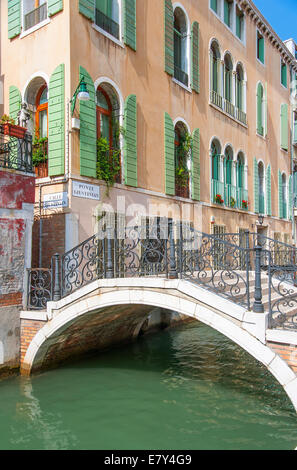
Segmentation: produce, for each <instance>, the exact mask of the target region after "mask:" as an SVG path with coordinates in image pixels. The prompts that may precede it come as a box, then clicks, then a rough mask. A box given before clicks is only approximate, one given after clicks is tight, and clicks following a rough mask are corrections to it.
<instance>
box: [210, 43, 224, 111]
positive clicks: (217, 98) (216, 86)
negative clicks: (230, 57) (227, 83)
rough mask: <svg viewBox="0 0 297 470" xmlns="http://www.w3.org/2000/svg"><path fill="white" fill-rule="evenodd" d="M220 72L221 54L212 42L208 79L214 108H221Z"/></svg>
mask: <svg viewBox="0 0 297 470" xmlns="http://www.w3.org/2000/svg"><path fill="white" fill-rule="evenodd" d="M220 71H221V54H220V49H219V45H218V43H217V42H216V41H212V44H211V48H210V77H211V84H210V86H211V90H210V100H211V102H212V103H213V104H215V105H216V106H219V107H220V108H222V107H223V102H222V98H221V90H220Z"/></svg>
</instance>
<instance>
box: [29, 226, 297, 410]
mask: <svg viewBox="0 0 297 470" xmlns="http://www.w3.org/2000/svg"><path fill="white" fill-rule="evenodd" d="M295 254H296V253H295V248H294V247H292V246H290V245H286V244H282V243H280V242H275V241H274V240H270V239H268V238H263V237H261V239H260V238H259V236H258V235H256V234H250V233H249V232H246V233H243V234H228V235H224V236H221V237H220V238H219V237H217V236H214V235H208V234H204V233H201V232H198V231H196V230H193V229H191V228H190V227H189V226H188V225H181V224H175V223H168V222H166V223H164V224H162V223H160V222H158V223H155V224H153V225H151V226H145V227H134V226H133V227H126V228H125V227H124V228H119V227H117V230H116V231H115V230H114V229H111V228H109V229H108V230H102V231H101V232H100V233H99V234H96V235H94V236H93V237H91V238H89V239H88V240H86V241H85V242H83V243H81V244H80V245H78V246H77V247H75V248H74V249H72V250H70V251H69V252H68V253H66V254H64V255H63V256H61V257H60V256H59V255H55V257H54V258H53V262H52V266H51V268H50V269H32V270H29V272H28V299H27V310H26V311H23V312H22V313H21V372H22V373H23V374H30V373H32V372H34V371H37V370H40V369H43V368H47V367H51V366H53V365H56V364H58V363H60V362H62V361H64V360H65V359H67V358H70V357H73V356H75V355H80V354H82V353H84V352H87V351H93V350H100V349H103V348H106V347H108V346H111V345H113V344H117V343H119V342H122V341H129V340H132V339H133V338H135V337H137V335H138V333H139V331H140V330H141V328H142V325H143V323H144V322H145V321H146V320H147V318H148V317H150V316H151V315H152V313H154V312H156V310H158V312H162V313H165V314H166V313H170V312H176V313H178V314H180V315H183V316H185V317H189V318H193V319H196V320H199V321H201V322H203V323H205V324H206V325H209V326H210V327H212V328H214V329H216V330H217V331H219V332H221V333H222V334H224V335H225V336H227V337H228V338H230V339H231V340H233V341H234V342H235V343H237V344H238V345H239V346H241V347H242V348H243V349H245V350H246V351H247V352H248V353H249V354H251V355H252V356H253V357H255V358H256V359H257V360H258V361H260V362H261V363H262V364H264V365H265V366H266V367H267V368H268V370H269V371H270V372H271V373H272V374H273V375H274V376H275V378H276V379H277V380H278V381H279V383H280V384H281V385H282V386H283V388H284V390H285V391H286V393H287V394H288V396H289V398H290V399H291V401H292V403H293V405H294V407H295V409H296V411H297V321H296V320H297V316H296V315H297V288H296V287H295V272H296V270H297V268H296V263H295Z"/></svg>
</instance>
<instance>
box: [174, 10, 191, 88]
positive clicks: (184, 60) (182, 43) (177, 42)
mask: <svg viewBox="0 0 297 470" xmlns="http://www.w3.org/2000/svg"><path fill="white" fill-rule="evenodd" d="M188 39H189V34H188V28H187V19H186V15H185V13H184V12H183V10H182V9H181V8H179V7H177V8H175V10H174V78H176V80H178V81H179V82H181V83H183V84H184V85H186V86H188V85H189V73H188V65H189V61H188Z"/></svg>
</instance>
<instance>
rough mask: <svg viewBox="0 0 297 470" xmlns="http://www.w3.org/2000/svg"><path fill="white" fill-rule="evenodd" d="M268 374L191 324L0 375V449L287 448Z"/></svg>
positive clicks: (286, 412) (290, 412) (290, 433)
mask: <svg viewBox="0 0 297 470" xmlns="http://www.w3.org/2000/svg"><path fill="white" fill-rule="evenodd" d="M296 423H297V419H296V413H295V411H294V409H293V406H292V405H291V403H290V401H289V399H288V398H287V395H286V394H285V392H284V391H283V390H282V388H281V387H280V385H279V384H278V382H276V380H275V379H274V377H273V376H271V375H270V373H269V372H268V371H267V370H266V369H265V368H264V367H263V366H262V365H260V364H259V363H258V362H256V361H255V360H254V359H253V358H252V357H251V356H249V355H248V354H247V353H246V352H245V351H243V350H242V349H240V348H239V347H238V346H236V345H235V344H234V343H232V342H231V341H230V340H228V339H227V338H225V337H224V336H222V335H221V334H220V333H218V332H216V331H214V330H212V329H211V328H209V327H207V326H204V325H202V324H200V323H198V322H195V323H190V324H185V325H182V326H179V327H177V328H174V329H168V330H165V331H162V332H159V333H156V334H154V335H148V336H143V337H141V338H139V340H138V341H137V342H135V343H133V344H130V345H126V346H121V347H119V348H116V349H114V350H111V351H106V352H104V353H101V354H100V355H97V356H96V357H88V358H84V359H81V360H80V361H77V362H72V363H68V364H65V365H64V366H63V367H60V368H58V369H55V370H51V371H46V372H43V373H41V374H39V375H35V376H33V377H31V378H24V377H19V376H18V377H12V378H9V379H5V380H1V381H0V449H105V450H112V449H115V450H125V449H135V450H138V449H147V450H150V449H156V450H162V449H168V450H170V449H173V450H177V449H178V450H180V449H181V450H182V449H189V450H192V449H208V450H214V449H232V450H235V449H241V450H244V449H255V450H256V449H263V450H264V449H288V450H289V449H294V448H295V447H296V446H297V426H296Z"/></svg>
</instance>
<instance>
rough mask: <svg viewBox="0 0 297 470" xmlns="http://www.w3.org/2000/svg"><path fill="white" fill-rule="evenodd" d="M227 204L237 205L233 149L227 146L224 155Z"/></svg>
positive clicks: (230, 205)
mask: <svg viewBox="0 0 297 470" xmlns="http://www.w3.org/2000/svg"><path fill="white" fill-rule="evenodd" d="M224 157H225V158H224V182H225V204H226V205H227V206H229V207H236V197H237V195H236V187H235V186H234V184H233V150H232V148H231V147H230V146H228V147H226V150H225V156H224Z"/></svg>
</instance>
